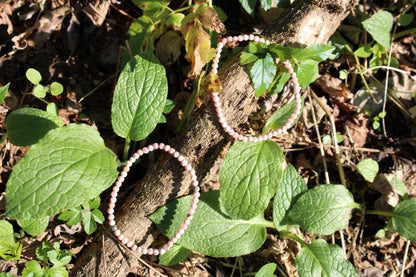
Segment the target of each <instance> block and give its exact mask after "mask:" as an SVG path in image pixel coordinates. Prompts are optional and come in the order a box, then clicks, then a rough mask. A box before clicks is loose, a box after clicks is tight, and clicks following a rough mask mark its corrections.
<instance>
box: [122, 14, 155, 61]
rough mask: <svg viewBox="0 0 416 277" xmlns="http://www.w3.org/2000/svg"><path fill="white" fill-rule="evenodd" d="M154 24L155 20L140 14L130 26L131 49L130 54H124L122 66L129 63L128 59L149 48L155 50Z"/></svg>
mask: <svg viewBox="0 0 416 277" xmlns="http://www.w3.org/2000/svg"><path fill="white" fill-rule="evenodd" d="M152 25H153V20H152V19H151V18H150V17H148V16H145V15H143V16H140V17H139V18H137V19H136V21H134V22H133V23H132V24H131V25H130V28H129V31H128V34H129V36H130V39H129V46H130V47H129V49H130V50H131V53H129V54H130V56H128V55H126V54H127V53H126V52H124V53H126V54H125V55H124V56H123V62H122V63H121V64H122V66H121V68H123V67H124V65H125V64H126V63H127V61H128V60H129V59H130V58H131V57H133V56H135V55H138V54H141V53H143V52H147V50H153V42H152V40H151V36H150V34H151V27H152Z"/></svg>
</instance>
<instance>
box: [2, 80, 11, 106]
mask: <svg viewBox="0 0 416 277" xmlns="http://www.w3.org/2000/svg"><path fill="white" fill-rule="evenodd" d="M9 86H10V83H8V84H6V85H4V86H2V87H1V88H0V105H1V104H3V102H4V99H5V98H6V93H7V91H8V90H9Z"/></svg>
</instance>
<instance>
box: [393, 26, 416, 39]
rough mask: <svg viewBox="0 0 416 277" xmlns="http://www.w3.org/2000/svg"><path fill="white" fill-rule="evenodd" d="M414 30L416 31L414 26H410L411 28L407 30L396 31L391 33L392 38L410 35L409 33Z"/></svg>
mask: <svg viewBox="0 0 416 277" xmlns="http://www.w3.org/2000/svg"><path fill="white" fill-rule="evenodd" d="M414 32H416V28H412V29H409V30H404V31H401V32H398V33H397V34H395V35H393V39H398V38H401V37H404V36H407V35H410V34H411V33H414Z"/></svg>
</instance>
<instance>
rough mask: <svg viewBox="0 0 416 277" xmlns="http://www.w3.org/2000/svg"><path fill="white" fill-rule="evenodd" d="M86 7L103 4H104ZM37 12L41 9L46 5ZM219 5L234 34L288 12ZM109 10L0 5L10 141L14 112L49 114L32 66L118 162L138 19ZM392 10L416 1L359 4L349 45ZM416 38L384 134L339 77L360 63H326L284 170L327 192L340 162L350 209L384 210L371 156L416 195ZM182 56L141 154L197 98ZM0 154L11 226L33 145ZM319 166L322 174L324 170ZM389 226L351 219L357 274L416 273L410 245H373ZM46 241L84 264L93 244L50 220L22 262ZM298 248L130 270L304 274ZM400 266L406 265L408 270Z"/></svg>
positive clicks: (409, 39)
mask: <svg viewBox="0 0 416 277" xmlns="http://www.w3.org/2000/svg"><path fill="white" fill-rule="evenodd" d="M91 2H92V3H100V1H98V0H97V1H91ZM104 2H105V1H104ZM171 2H172V3H171V5H172V6H178V5H180V3H179V2H181V1H171ZM42 3H46V5H45V6H43V7H42ZM213 3H214V4H217V5H218V6H220V7H221V8H222V9H223V11H224V12H225V14H227V16H228V19H227V21H225V22H224V23H225V26H226V29H227V34H239V33H253V32H261V31H262V30H264V29H265V28H266V27H267V26H268V25H270V24H271V22H272V21H273V19H275V18H276V17H277V16H278V14H280V13H281V11H282V9H278V8H273V9H272V10H271V11H270V12H268V13H266V12H264V10H262V8H261V7H259V5H258V6H257V7H256V11H255V15H254V16H253V17H252V16H250V15H248V14H247V13H246V12H245V11H244V10H243V9H242V8H241V6H240V4H239V2H238V1H237V0H232V1H213ZM102 5H104V4H101V5H96V7H97V8H99V14H100V15H101V16H102V17H103V22H102V23H101V22H99V18H98V19H97V18H95V20H91V18H90V17H89V16H88V13H86V12H85V10H84V11H83V10H82V9H83V8H85V7H86V6H87V3H86V2H85V3H84V2H82V1H79V2H75V1H73V0H72V1H68V0H55V1H37V0H32V1H12V0H5V1H3V2H2V3H0V86H4V85H6V84H7V83H10V88H9V92H8V94H7V97H6V99H5V102H4V103H3V105H2V106H0V126H1V132H2V134H3V135H5V134H6V132H7V128H6V118H7V115H8V114H9V113H10V112H12V111H13V110H16V109H18V108H23V107H34V108H39V109H45V108H46V105H45V103H44V102H42V101H40V100H39V99H37V98H35V97H34V96H32V95H30V94H28V93H29V92H30V91H31V90H32V85H31V83H30V82H29V81H28V80H27V79H26V77H25V72H26V70H27V69H28V68H30V67H32V68H35V69H37V70H38V71H39V72H40V73H41V74H42V77H43V79H42V84H50V83H52V82H53V81H58V82H60V83H61V84H62V85H63V86H64V93H63V94H62V95H60V96H56V97H55V96H50V95H49V96H47V98H46V100H47V101H50V102H54V103H56V104H57V106H58V107H59V116H60V118H61V119H63V120H64V122H65V123H66V124H69V123H87V124H89V125H91V126H93V127H95V128H97V129H98V130H99V132H100V134H101V136H102V137H103V138H104V140H105V144H106V146H107V147H109V148H110V149H111V150H113V151H114V152H115V153H116V154H117V155H118V157H120V158H121V157H122V155H123V147H124V140H123V139H122V138H120V137H118V136H117V135H116V134H114V132H113V130H112V126H111V101H112V93H113V88H114V85H115V83H116V81H117V77H118V68H119V63H120V53H121V52H120V49H121V48H123V47H125V41H126V39H128V34H127V31H128V29H129V26H130V24H131V23H132V22H133V21H134V20H135V19H136V18H137V17H139V16H140V15H141V14H142V11H141V10H140V9H139V8H138V7H137V6H135V5H134V4H133V3H132V2H131V1H121V2H120V3H119V2H117V1H113V2H112V3H111V4H109V5H108V6H106V7H103V6H102ZM393 6H394V7H395V8H396V10H394V11H393V15H394V16H398V15H400V13H401V12H403V11H404V10H405V11H406V13H408V14H413V15H416V9H415V5H414V4H407V6H406V5H405V4H402V2H401V1H399V2H398V3H396V1H363V3H360V4H359V5H358V6H357V7H358V8H357V10H354V12H353V13H352V14H351V15H350V16H349V17H348V18H347V19H346V20H345V21H344V23H343V25H342V26H341V28H340V29H339V33H341V34H343V35H344V36H345V37H346V38H347V40H348V42H349V43H351V44H352V45H354V46H355V47H356V46H357V45H358V44H359V43H361V42H362V41H361V40H362V38H361V37H358V38H357V37H355V36H354V32H356V30H357V28H361V27H360V25H359V22H360V21H359V20H360V16H361V15H362V12H365V13H370V14H372V13H374V12H376V11H379V10H381V9H385V10H388V9H389V8H392V7H393ZM236 7H238V8H236ZM100 9H101V10H100ZM97 20H98V21H97ZM357 22H358V23H357ZM94 23H95V24H94ZM415 25H416V23H415V22H414V21H413V23H411V24H410V25H409V26H406V27H398V29H397V30H396V32H397V33H399V32H401V31H404V30H407V29H411V28H415V27H416V26H415ZM357 26H358V27H357ZM354 28H355V29H354ZM354 30H355V31H354ZM356 39H358V40H356ZM370 39H371V38H369V40H370ZM415 40H416V36H415V33H414V32H413V33H410V34H407V35H404V36H402V37H400V38H398V39H395V40H394V41H393V44H392V47H391V51H392V57H394V58H396V59H397V60H398V61H399V63H400V69H401V70H404V71H405V72H407V74H400V73H396V72H393V71H392V72H390V77H389V87H390V88H391V89H392V90H393V91H394V92H393V93H391V95H390V96H389V97H388V100H387V101H388V102H387V105H386V115H387V116H386V117H385V118H384V122H383V120H382V119H379V121H380V123H381V127H380V128H379V129H377V128H373V122H374V121H376V120H375V119H374V117H375V115H372V116H368V115H366V114H365V113H364V112H363V111H361V110H360V109H359V108H358V107H357V106H358V105H357V104H356V102H353V101H354V100H353V99H355V100H356V101H359V99H358V100H357V98H358V97H357V95H358V94H359V93H360V92H361V91H362V87H363V83H362V81H361V79H360V77H359V76H358V75H355V74H349V75H348V78H347V79H346V80H341V79H340V72H341V71H342V72H343V71H345V70H349V71H350V72H353V71H355V67H354V65H355V61H354V60H353V58H352V57H351V56H346V55H343V56H341V57H340V58H338V59H336V60H329V61H325V62H322V63H321V64H320V76H319V77H318V80H317V81H315V82H314V83H313V84H311V86H310V89H308V90H306V91H304V93H305V108H304V111H303V114H302V117H301V119H300V120H299V122H298V123H297V125H296V127H295V128H293V129H291V130H290V131H289V132H288V133H286V134H284V135H282V136H280V137H279V138H277V139H276V141H277V142H278V143H279V145H280V146H281V148H282V149H283V151H284V153H285V158H286V162H287V163H290V164H292V165H294V166H295V168H296V169H297V171H298V172H299V173H300V174H301V175H302V177H303V178H304V180H305V181H306V182H307V184H308V187H314V186H316V185H318V184H323V183H325V182H326V177H325V175H326V174H325V173H326V172H327V173H328V178H329V180H330V183H332V184H338V183H341V182H342V179H341V177H340V172H339V168H338V166H337V155H338V156H339V159H340V162H341V164H342V165H343V170H344V172H345V178H346V181H347V183H348V185H349V189H350V191H351V192H352V193H353V195H354V199H355V201H356V202H357V203H365V204H364V205H365V208H366V209H377V208H378V209H389V208H390V209H391V208H392V207H389V206H388V203H389V201H390V200H391V199H390V198H389V196H388V195H390V194H389V193H390V192H391V191H388V192H385V191H383V190H382V189H381V188H380V187H379V186H377V185H378V183H377V182H378V181H376V182H375V184H373V183H370V182H367V181H365V180H364V178H363V177H362V176H361V174H360V173H359V172H358V170H357V169H356V167H355V166H356V164H357V163H358V162H359V161H361V160H363V159H366V158H372V159H374V160H376V161H377V162H378V165H379V167H380V171H379V172H380V173H383V174H384V175H385V176H386V177H387V178H391V177H393V176H394V177H397V178H398V179H399V180H401V181H402V182H403V183H404V184H405V185H406V187H407V189H408V192H409V197H410V198H412V197H414V196H416V185H415V183H416V150H415V149H416V123H415V122H416V121H415V117H416V110H415V108H414V107H415V105H414V103H415V99H414V95H415V93H416V90H415V88H416V86H415V83H416V82H415V81H414V77H413V78H411V77H409V75H412V76H414V75H415V72H416V66H415V65H416V43H415ZM182 50H183V51H182V53H181V55H180V56H179V58H178V60H177V61H176V62H175V63H173V64H171V65H169V66H166V70H167V76H168V80H169V96H168V98H170V99H175V101H176V103H177V104H176V107H175V108H174V110H173V111H172V112H171V113H170V114H169V115H168V116H167V120H168V122H167V124H163V125H161V126H160V127H158V128H156V130H155V131H154V132H153V134H152V135H151V137H150V138H148V139H147V141H143V142H138V143H137V147H138V145H142V144H143V145H144V144H147V143H149V142H153V141H154V139H155V138H157V139H161V140H163V141H169V140H171V139H172V138H174V137H175V135H176V130H175V129H176V127H177V124H178V121H179V119H180V117H181V115H182V114H183V110H184V107H185V105H186V102H187V100H188V98H189V97H190V94H191V92H192V80H191V79H189V78H188V75H187V72H188V71H189V69H190V63H189V62H188V61H186V59H185V58H184V53H185V52H184V49H182ZM369 78H371V80H372V82H373V83H377V82H378V83H380V84H383V85H384V82H385V78H386V71H384V70H379V71H377V72H375V73H374V74H373V75H372V76H371V77H369ZM379 94H380V95H381V96H380V97H382V95H383V92H382V91H381V92H375V96H376V98H377V97H379ZM283 95H284V94H283ZM278 98H279V101H277V103H281V102H282V101H281V99H282V98H284V97H282V96H279V97H278ZM202 101H203V99H202ZM283 102H284V101H283ZM311 103H312V104H311ZM353 103H354V104H353ZM257 106H258V109H257V110H256V112H255V113H253V114H252V115H251V116H250V120H249V121H248V122H247V123H245V124H243V125H242V126H240V128H241V129H243V130H246V131H250V130H261V128H262V126H263V125H264V123H265V122H266V120H267V118H268V117H269V116H270V115H271V114H272V113H273V112H274V111H275V110H276V109H278V108H279V105H278V104H276V102H271V101H270V100H269V98H266V97H264V98H260V99H259V102H258V104H257ZM312 107H313V109H312ZM325 109H326V110H327V111H329V112H330V114H331V115H332V116H333V119H334V123H335V124H334V126H335V127H336V131H337V132H338V133H339V134H340V135H341V136H342V138H343V141H342V142H340V143H339V147H338V148H339V153H338V154H337V151H336V149H335V147H333V146H332V144H325V145H323V144H322V143H320V140H319V139H318V138H319V137H324V136H328V135H331V130H332V125H331V121H330V119H329V117H328V115H327V114H326V113H325ZM313 111H314V112H315V114H316V116H315V117H316V118H315V120H314V119H313V117H312V112H313ZM384 128H385V131H384V130H383V129H384ZM318 131H319V133H318ZM134 146H136V145H134ZM0 147H1V148H0V154H1V157H2V165H1V167H0V193H1V194H0V219H4V218H5V214H4V211H5V196H4V195H5V193H4V191H5V188H6V185H7V180H8V178H9V176H10V174H11V172H12V170H13V167H14V165H15V164H16V163H17V162H18V161H19V160H20V158H22V157H23V156H24V154H25V153H26V151H27V150H28V149H29V147H18V146H14V145H13V144H11V143H10V141H9V140H8V139H7V138H5V139H4V140H2V144H1V146H0ZM137 147H136V148H137ZM320 147H323V148H324V152H325V156H322V155H321V152H320ZM224 155H225V153H221V154H220V155H219V157H218V161H217V163H221V160H222V158H223V157H224ZM324 160H325V162H326V165H327V169H325V168H324V166H323V161H324ZM151 162H152V161H149V163H151ZM149 167H150V166H149V165H148V166H143V168H142V172H139V173H138V174H137V176H134V177H135V178H141V176H143V175H144V172H145V171H146V169H147V168H149ZM215 168H216V167H215V166H214V167H213V170H212V171H211V175H210V176H208V177H207V178H206V179H205V181H206V182H205V183H204V184H203V189H204V190H212V189H218V188H219V183H218V181H217V180H218V172H215ZM380 182H381V181H380ZM108 196H109V193H108V192H104V193H103V195H102V197H101V199H102V202H103V203H102V210H103V211H105V209H106V208H105V206H106V201H108ZM396 196H397V195H396ZM271 217H272V214H271V212H270V211H268V210H267V212H266V219H270V220H271ZM386 220H387V219H386V218H381V217H378V216H374V215H366V216H364V215H363V214H361V213H360V212H358V211H355V212H354V213H353V215H352V218H351V220H350V224H349V226H348V228H346V229H345V230H344V231H343V235H344V240H345V244H346V253H347V257H348V259H349V260H350V261H351V262H352V263H353V265H354V267H355V269H356V270H357V272H358V275H359V276H400V272H401V270H402V268H403V266H404V267H405V270H404V273H403V276H415V275H416V267H415V263H414V262H415V260H416V247H415V246H416V245H415V243H410V246H409V247H408V249H407V241H406V240H405V239H404V238H403V237H401V236H399V234H398V233H396V232H386V235H385V236H384V237H382V238H379V237H376V233H377V232H378V231H379V230H380V229H383V228H384V227H385V224H386ZM13 224H14V227H15V231H16V230H19V227H18V225H17V224H16V223H13ZM297 232H299V234H301V235H302V236H303V237H304V238H305V240H306V241H308V240H309V241H311V240H313V239H315V236H314V235H313V234H309V233H305V232H301V231H299V230H298V231H297ZM103 233H104V234H105V235H108V234H107V233H105V232H103ZM323 238H324V239H326V240H327V241H333V242H335V243H336V244H338V245H341V243H342V242H341V237H340V235H339V232H337V233H336V234H334V236H332V237H331V236H328V237H323ZM43 240H48V241H52V242H53V241H59V242H60V243H61V245H62V244H63V245H62V248H65V249H71V251H72V252H73V253H74V254H75V255H77V256H78V255H80V254H81V253H82V251H85V249H87V248H86V247H85V246H87V245H90V244H94V243H97V242H96V241H94V237H93V236H87V235H86V234H85V232H84V231H83V230H82V228H80V226H75V227H72V228H70V227H68V226H66V225H65V224H63V222H62V221H59V220H58V219H57V218H56V217H51V220H50V223H49V226H48V229H47V231H45V232H44V233H42V234H41V235H38V236H36V237H30V236H26V237H24V238H22V239H21V241H22V243H23V245H24V248H23V256H24V257H25V258H27V259H32V258H34V257H35V249H36V248H37V247H39V246H40V244H41V243H40V242H41V241H43ZM97 247H100V245H97ZM89 249H90V248H89ZM298 250H299V245H298V244H297V243H295V242H293V241H287V240H280V239H278V233H277V232H274V231H270V232H269V233H268V236H267V239H266V242H265V244H264V245H263V246H262V247H261V248H260V249H259V250H257V251H256V252H254V253H252V254H250V255H246V256H242V257H235V258H212V257H207V256H204V255H201V254H198V253H194V252H192V254H191V255H190V256H189V257H188V258H187V259H186V260H184V261H183V262H181V263H180V264H178V265H175V266H169V267H166V266H161V265H159V264H158V260H157V258H156V257H147V256H143V257H141V259H140V260H139V261H138V262H137V263H135V265H134V266H133V267H132V269H131V272H130V273H129V276H243V274H249V273H253V272H257V271H258V270H259V268H260V267H261V266H262V265H264V264H266V263H269V262H275V263H277V264H278V268H279V270H278V271H276V272H279V273H276V274H278V276H297V272H296V267H295V255H296V253H297V252H298ZM405 258H406V264H405V265H403V261H404V259H405ZM75 262H76V258H75V259H73V260H72V261H71V264H70V265H69V266H68V269H69V270H70V269H71V267H72V266H73V264H74V263H75ZM23 265H24V263H22V262H16V261H5V260H0V272H11V273H13V274H16V275H17V274H20V273H21V270H22V268H23ZM253 275H254V274H253ZM245 276H246V275H245Z"/></svg>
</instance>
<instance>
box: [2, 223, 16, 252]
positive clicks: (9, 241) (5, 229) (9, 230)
mask: <svg viewBox="0 0 416 277" xmlns="http://www.w3.org/2000/svg"><path fill="white" fill-rule="evenodd" d="M0 242H1V243H2V244H4V245H1V244H0V251H1V250H9V249H11V248H13V246H14V244H15V243H16V240H15V238H14V235H13V225H12V224H11V223H10V222H8V221H7V220H0ZM6 245H7V247H6Z"/></svg>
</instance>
